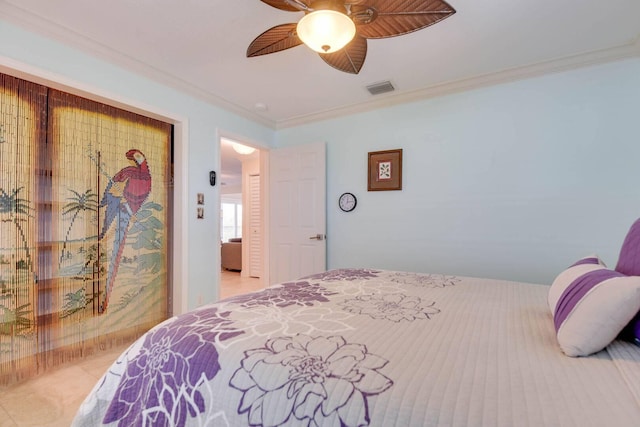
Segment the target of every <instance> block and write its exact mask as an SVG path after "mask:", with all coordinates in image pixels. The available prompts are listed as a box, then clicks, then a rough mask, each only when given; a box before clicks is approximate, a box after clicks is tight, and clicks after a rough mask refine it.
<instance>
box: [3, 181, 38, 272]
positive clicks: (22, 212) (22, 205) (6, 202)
mask: <svg viewBox="0 0 640 427" xmlns="http://www.w3.org/2000/svg"><path fill="white" fill-rule="evenodd" d="M23 188H24V187H20V188H15V189H13V190H11V191H10V192H6V191H4V189H2V188H0V214H1V215H2V216H8V218H3V219H2V222H12V223H13V224H14V225H15V227H16V230H18V233H19V234H20V238H21V239H22V245H23V248H24V250H25V254H26V257H27V260H26V267H27V268H32V267H33V263H32V260H31V253H30V252H29V244H28V243H27V238H26V236H25V234H24V229H23V228H22V225H21V224H20V223H21V222H24V221H26V219H25V218H22V216H26V217H30V216H31V215H30V214H29V211H30V210H31V207H30V206H29V203H30V202H29V200H26V199H21V198H20V197H18V193H20V190H22V189H23Z"/></svg>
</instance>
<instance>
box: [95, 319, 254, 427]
mask: <svg viewBox="0 0 640 427" xmlns="http://www.w3.org/2000/svg"><path fill="white" fill-rule="evenodd" d="M228 315H229V313H228V312H224V313H219V312H218V311H217V309H216V308H214V307H209V308H204V309H200V310H196V311H193V312H190V313H188V314H184V315H182V316H178V317H176V318H173V319H171V320H169V321H167V322H165V323H162V324H160V325H159V326H157V327H156V328H154V329H153V330H151V331H149V332H148V333H147V335H146V336H145V339H144V343H143V345H142V346H141V347H140V348H139V353H138V354H136V355H135V356H134V357H133V358H132V359H131V360H129V361H128V365H127V368H126V370H125V371H124V373H123V375H122V378H121V380H120V383H119V384H118V387H117V389H116V391H115V395H114V397H113V400H112V401H111V404H110V405H109V407H108V409H107V411H106V414H105V417H104V420H103V422H104V423H105V424H108V423H112V422H116V421H117V422H118V426H123V427H124V426H133V425H184V424H185V422H186V419H187V415H189V416H191V417H195V416H196V415H198V414H199V413H202V412H203V411H204V410H205V404H206V402H205V401H204V399H203V397H202V394H201V393H200V392H199V391H198V390H197V389H198V387H199V386H200V384H202V383H203V382H204V381H208V380H211V379H212V378H213V377H214V376H215V375H216V374H217V373H218V371H219V370H220V364H219V363H218V351H217V350H216V347H215V345H214V343H215V342H218V341H220V340H226V339H230V338H233V337H235V336H237V335H239V334H242V333H243V332H242V331H238V330H235V329H233V328H231V327H230V321H229V320H228Z"/></svg>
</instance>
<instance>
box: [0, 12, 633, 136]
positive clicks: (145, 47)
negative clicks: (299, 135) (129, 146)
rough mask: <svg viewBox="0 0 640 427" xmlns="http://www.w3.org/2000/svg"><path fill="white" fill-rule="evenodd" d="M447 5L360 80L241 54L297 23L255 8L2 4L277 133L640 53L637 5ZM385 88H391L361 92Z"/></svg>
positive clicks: (382, 50) (386, 45) (396, 42)
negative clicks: (442, 15)
mask: <svg viewBox="0 0 640 427" xmlns="http://www.w3.org/2000/svg"><path fill="white" fill-rule="evenodd" d="M449 3H450V4H451V5H452V6H453V7H454V8H455V9H456V10H457V13H456V14H455V15H453V16H452V17H450V18H448V19H445V20H444V21H442V22H440V23H438V24H435V25H433V26H431V27H428V28H425V29H423V30H420V31H417V32H414V33H411V34H407V35H403V36H400V37H394V38H388V39H381V40H369V41H368V54H367V59H366V61H365V63H364V66H363V68H362V70H361V72H360V74H358V75H352V74H347V73H343V72H340V71H337V70H335V69H333V68H331V67H330V66H328V65H327V64H325V63H324V62H323V61H322V60H321V59H320V58H319V57H318V56H317V54H315V53H313V52H312V51H311V50H309V49H308V48H306V47H305V46H298V47H295V48H292V49H289V50H285V51H282V52H278V53H274V54H270V55H265V56H261V57H256V58H246V56H245V52H246V48H247V46H248V45H249V43H250V42H251V41H252V40H253V39H254V38H255V37H256V36H257V35H259V34H260V33H262V32H263V31H265V30H267V29H268V28H270V27H272V26H274V25H278V24H283V23H287V22H296V21H297V20H298V19H299V18H300V17H301V16H302V13H301V12H285V11H281V10H278V9H275V8H273V7H270V6H268V5H267V4H265V3H262V2H261V1H259V0H224V1H223V0H109V1H104V0H101V1H98V0H0V18H2V19H4V20H7V21H9V22H13V23H15V24H18V25H21V26H24V27H26V28H27V29H29V30H32V31H36V32H39V33H42V34H43V35H45V36H47V37H51V38H54V39H57V40H59V41H61V42H63V43H66V44H69V45H72V46H74V47H77V48H80V49H82V50H85V51H87V52H90V53H92V54H94V55H96V56H98V57H100V58H103V59H106V60H108V61H111V62H115V63H117V64H119V65H121V66H123V67H126V68H128V69H131V70H133V71H135V72H138V73H142V74H144V75H145V76H147V77H149V78H151V79H155V80H158V81H160V82H162V83H165V84H169V85H171V86H174V87H176V88H178V89H180V90H185V91H187V92H189V93H191V94H193V95H195V96H199V97H202V98H205V99H206V100H209V101H212V102H214V103H217V104H219V105H221V106H223V107H225V108H228V109H231V110H232V111H235V112H237V113H239V114H242V115H244V116H247V117H249V118H251V119H253V120H256V121H258V122H260V123H264V124H266V125H269V126H272V127H273V128H276V129H277V128H283V127H287V126H292V125H296V124H300V123H304V122H308V121H313V120H317V119H322V118H327V117H333V116H337V115H343V114H346V113H350V112H355V111H362V110H367V109H371V108H376V107H379V106H384V105H390V104H394V103H398V102H404V101H407V100H415V99H420V98H423V97H427V96H432V95H434V94H440V93H445V92H448V91H457V90H463V89H467V88H472V87H477V86H481V85H486V84H491V83H494V82H498V81H505V80H510V79H514V78H521V77H524V76H529V75H535V74H540V73H544V72H549V71H554V70H559V69H566V68H570V67H575V66H579V65H584V64H590V63H598V62H602V61H607V60H612V59H617V58H622V57H627V56H631V55H640V42H639V39H640V1H639V0H485V1H478V0H450V1H449ZM384 80H389V81H391V82H392V83H393V85H394V86H395V87H396V91H395V92H393V93H390V94H383V95H377V96H372V95H370V94H369V93H368V92H367V90H366V89H365V87H366V86H367V85H369V84H372V83H376V82H380V81H384ZM257 104H263V105H266V107H267V109H266V111H262V110H260V109H256V105H257Z"/></svg>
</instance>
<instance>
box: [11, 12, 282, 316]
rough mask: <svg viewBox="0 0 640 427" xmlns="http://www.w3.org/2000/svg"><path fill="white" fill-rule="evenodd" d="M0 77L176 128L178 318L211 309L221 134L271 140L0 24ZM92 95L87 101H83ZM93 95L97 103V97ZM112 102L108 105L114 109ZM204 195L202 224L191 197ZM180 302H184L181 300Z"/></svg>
mask: <svg viewBox="0 0 640 427" xmlns="http://www.w3.org/2000/svg"><path fill="white" fill-rule="evenodd" d="M0 72H4V73H8V74H12V75H14V76H16V77H21V78H26V79H29V80H32V81H37V82H38V83H43V84H49V85H50V86H53V87H59V88H61V89H65V87H67V88H68V90H69V91H70V92H73V93H79V94H87V95H86V96H89V97H92V98H94V99H98V100H103V101H106V102H109V103H114V104H116V105H125V104H126V105H129V106H134V107H136V108H135V110H136V111H137V112H145V111H147V112H150V113H151V114H149V115H151V116H153V117H159V118H165V119H168V121H170V122H174V123H176V124H177V125H178V126H177V128H176V141H177V147H176V157H177V159H176V160H177V163H176V199H175V214H176V217H177V224H176V237H177V239H176V240H177V242H175V243H176V245H177V250H176V253H175V254H174V259H175V269H176V271H175V275H174V277H175V282H176V283H175V285H176V287H177V288H178V295H176V298H177V300H178V305H177V306H176V307H174V309H175V311H176V312H180V311H184V310H186V309H189V308H194V307H196V306H197V305H200V304H201V303H205V302H209V301H213V300H215V299H216V298H217V295H218V285H219V283H218V282H219V268H216V266H219V265H220V260H219V245H220V238H219V234H220V232H219V225H218V223H219V212H220V206H219V194H218V191H219V189H220V186H216V187H211V186H209V183H208V172H209V171H210V170H216V169H218V170H219V165H220V157H219V152H220V144H219V140H218V137H219V134H220V133H224V134H232V135H236V136H239V137H243V138H244V139H247V140H251V141H252V144H256V145H259V146H260V145H262V146H264V147H268V146H269V145H270V144H271V143H272V141H273V137H274V132H273V131H272V130H271V129H268V128H266V127H264V126H262V125H259V124H256V123H254V122H251V121H249V120H246V119H244V118H242V117H239V116H238V115H235V114H232V113H230V112H228V111H225V110H223V109H220V108H217V107H214V106H212V105H210V104H208V103H205V102H203V101H201V100H198V99H195V98H193V97H191V96H188V95H185V94H183V93H180V92H178V91H176V90H173V89H171V88H169V87H167V86H163V85H162V84H159V83H156V82H154V81H150V80H148V79H144V78H142V77H140V76H138V75H136V74H133V73H131V72H128V71H126V70H123V69H121V68H118V67H115V66H113V65H110V64H108V63H106V62H103V61H101V60H98V59H96V58H94V57H91V56H89V55H87V54H85V53H83V52H80V51H78V50H74V49H71V48H69V47H66V46H63V45H61V44H59V43H56V42H54V41H52V40H48V39H46V38H43V37H41V36H39V35H35V34H33V33H30V32H27V31H24V30H23V29H21V28H18V27H15V26H13V25H10V24H8V23H6V22H3V21H0ZM88 94H91V95H88ZM96 95H97V96H96ZM112 101H113V102H112ZM197 193H205V216H204V219H201V220H197V219H196V206H197V205H196V194H197ZM181 297H183V298H181Z"/></svg>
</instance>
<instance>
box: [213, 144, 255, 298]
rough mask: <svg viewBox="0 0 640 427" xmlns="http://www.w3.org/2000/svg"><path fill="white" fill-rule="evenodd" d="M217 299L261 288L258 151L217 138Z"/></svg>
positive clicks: (245, 145)
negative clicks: (218, 144)
mask: <svg viewBox="0 0 640 427" xmlns="http://www.w3.org/2000/svg"><path fill="white" fill-rule="evenodd" d="M220 153H221V154H220V156H221V162H220V163H221V168H220V236H221V251H220V256H221V273H222V274H221V276H220V277H221V280H220V298H226V297H228V296H233V295H236V294H238V293H246V292H251V291H254V290H259V289H262V288H264V284H263V282H266V279H265V278H266V274H265V271H264V267H263V265H264V262H263V258H264V252H265V251H264V249H263V248H264V234H265V233H264V228H265V222H264V208H263V203H262V202H263V191H262V178H263V177H262V166H261V163H262V160H261V158H262V156H264V155H265V153H264V152H262V150H259V149H257V148H254V147H251V146H249V145H247V144H246V143H244V142H241V141H239V140H236V139H231V138H227V137H221V138H220Z"/></svg>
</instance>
